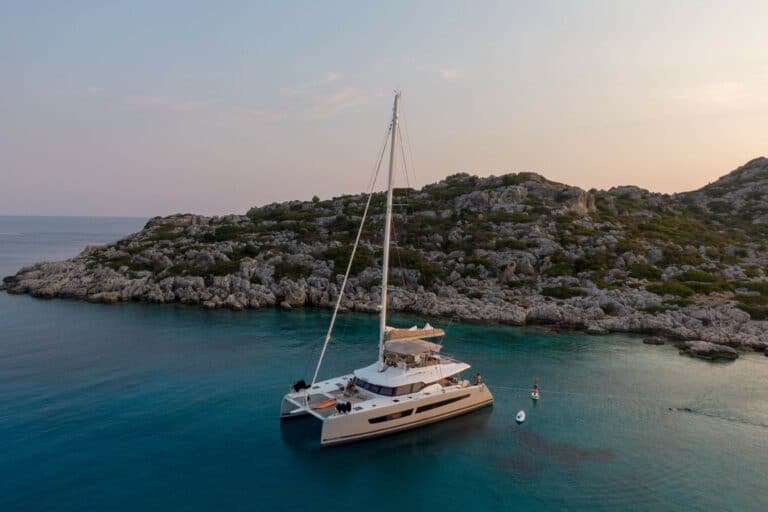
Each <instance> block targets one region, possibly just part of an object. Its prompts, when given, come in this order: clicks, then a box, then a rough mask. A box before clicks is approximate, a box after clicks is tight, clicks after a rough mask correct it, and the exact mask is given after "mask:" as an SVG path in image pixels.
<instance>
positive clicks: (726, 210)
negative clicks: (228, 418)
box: [2, 158, 768, 359]
mask: <svg viewBox="0 0 768 512" xmlns="http://www.w3.org/2000/svg"><path fill="white" fill-rule="evenodd" d="M365 199H366V196H365V195H362V194H361V195H345V196H340V197H336V198H333V199H329V200H320V199H319V198H317V197H315V198H313V199H312V200H311V201H290V202H286V203H280V204H269V205H266V206H262V207H256V208H252V209H251V210H250V211H248V212H247V214H245V215H227V216H222V217H205V216H200V215H192V214H177V215H171V216H168V217H162V218H161V217H155V218H153V219H151V220H150V221H149V222H148V223H147V224H146V226H145V227H144V229H142V230H141V231H140V232H138V233H135V234H132V235H130V236H128V237H126V238H123V239H121V240H118V241H116V242H115V243H112V244H109V245H106V246H98V247H87V248H86V249H85V250H84V251H83V252H82V253H81V254H80V255H78V256H77V257H74V258H72V259H69V260H67V261H60V262H46V263H38V264H35V265H33V266H30V267H26V268H23V269H21V270H20V271H19V272H18V273H17V274H16V275H14V276H9V277H6V278H4V280H3V285H2V287H3V288H4V289H5V290H6V291H7V292H8V293H14V294H31V295H33V296H36V297H45V298H53V297H66V298H76V299H83V300H88V301H94V302H105V303H114V302H121V301H144V302H154V303H170V302H179V303H184V304H198V305H201V306H202V307H206V308H219V307H227V308H231V309H235V310H241V309H245V308H262V307H275V306H277V307H283V308H295V307H302V306H317V307H333V304H334V302H335V299H336V297H337V296H338V290H339V285H340V283H341V279H342V276H343V273H344V271H345V269H346V264H347V261H348V258H349V254H350V246H351V241H352V240H353V239H354V236H355V234H356V230H357V227H358V225H359V222H360V219H361V214H362V212H363V208H364V204H365ZM395 203H397V204H398V205H399V206H398V211H396V214H395V218H394V233H395V239H396V246H395V247H394V248H393V255H392V270H391V275H390V284H391V289H390V307H391V308H392V309H393V310H398V311H405V312H413V313H417V314H423V315H428V316H430V317H435V316H442V317H452V318H457V319H461V320H465V321H478V322H501V323H507V324H513V325H524V324H544V325H554V326H560V327H565V328H575V329H585V330H586V331H587V332H589V333H592V334H602V333H608V332H631V333H647V334H651V335H654V336H661V337H662V338H661V340H659V342H661V343H663V339H664V338H666V339H670V340H674V341H676V342H677V343H678V345H679V348H680V349H681V353H685V354H688V355H694V356H700V357H704V358H708V359H712V358H715V359H720V358H726V359H732V358H735V357H737V356H738V352H737V351H736V350H733V349H734V348H736V349H739V350H758V351H767V352H766V354H767V355H768V329H767V327H768V322H767V321H766V319H767V318H768V274H766V270H767V267H766V265H768V159H766V158H757V159H755V160H752V161H750V162H748V163H747V164H745V165H744V166H742V167H740V168H738V169H736V170H734V171H733V172H731V173H730V174H728V175H726V176H723V177H722V178H720V179H719V180H717V181H716V182H714V183H711V184H709V185H707V186H705V187H703V188H701V189H699V190H696V191H693V192H686V193H680V194H673V195H668V194H659V193H653V192H649V191H647V190H644V189H641V188H638V187H634V186H621V187H614V188H611V189H610V190H590V191H586V190H583V189H580V188H578V187H574V186H568V185H564V184H561V183H555V182H552V181H549V180H547V179H546V178H544V177H542V176H540V175H538V174H535V173H529V172H521V173H515V174H505V175H503V176H491V177H487V178H478V177H476V176H471V175H469V174H464V173H462V174H455V175H453V176H450V177H448V178H446V179H445V180H443V181H441V182H439V183H435V184H432V185H427V186H425V187H423V188H422V189H420V190H413V189H397V190H396V192H395ZM383 207H384V195H383V194H375V195H374V197H373V200H372V203H371V213H370V214H369V219H368V222H367V223H366V226H365V229H364V231H363V237H362V241H361V246H360V248H359V249H358V255H357V257H356V259H355V262H354V264H353V267H352V274H351V278H350V282H349V284H348V287H347V291H346V294H345V297H344V299H343V301H342V304H343V307H344V308H346V309H348V310H355V311H367V312H373V311H376V309H377V304H378V300H379V295H380V289H379V284H380V279H381V276H380V270H379V269H378V264H377V262H376V260H377V258H379V253H380V243H381V238H382V236H381V232H382V230H383V226H382V217H383Z"/></svg>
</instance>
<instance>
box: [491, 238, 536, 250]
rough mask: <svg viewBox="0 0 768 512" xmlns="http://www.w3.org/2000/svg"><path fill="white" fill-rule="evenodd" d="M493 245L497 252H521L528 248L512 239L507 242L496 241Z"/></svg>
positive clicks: (520, 241) (521, 242)
mask: <svg viewBox="0 0 768 512" xmlns="http://www.w3.org/2000/svg"><path fill="white" fill-rule="evenodd" d="M494 243H495V247H496V250H497V251H500V250H502V249H514V250H516V251H522V250H524V249H525V248H526V247H528V246H527V245H526V243H525V242H523V241H522V240H517V239H514V238H511V239H508V240H496V241H495V242H494Z"/></svg>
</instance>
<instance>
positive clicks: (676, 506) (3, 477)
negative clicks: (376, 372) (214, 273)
mask: <svg viewBox="0 0 768 512" xmlns="http://www.w3.org/2000/svg"><path fill="white" fill-rule="evenodd" d="M143 222H144V221H143V220H141V219H51V218H8V217H0V274H8V273H11V272H13V271H15V270H16V269H17V267H19V266H21V265H24V264H28V263H32V262H34V261H37V260H41V259H54V258H60V257H66V256H69V255H72V254H75V253H76V252H77V251H78V250H79V248H80V247H81V246H82V245H84V244H86V243H99V242H104V241H107V240H111V239H116V238H118V237H120V236H122V235H124V234H126V233H128V232H130V231H133V230H135V229H137V228H139V227H140V226H141V225H142V224H143ZM327 320H328V312H326V311H316V310H304V311H291V312H285V311H278V310H263V311H247V312H239V313H236V312H231V311H213V312H211V311H204V310H200V309H197V308H193V307H181V306H153V305H142V304H127V305H116V306H106V305H97V304H87V303H80V302H75V301H68V300H47V301H46V300H37V299H32V298H30V297H26V296H9V295H7V294H4V293H0V510H2V511H7V510H64V511H66V510H211V509H217V510H308V509H309V508H310V507H311V508H312V509H315V510H355V511H360V510H374V511H375V510H392V509H393V508H394V509H396V510H406V509H407V510H426V509H434V510H440V509H442V510H510V509H516V510H534V509H535V510H766V509H768V496H767V495H768V477H766V475H768V358H766V357H764V356H762V355H758V354H748V355H746V356H745V357H742V358H741V359H739V360H738V361H737V362H735V363H733V364H711V363H706V362H702V361H696V360H692V359H688V358H684V357H680V356H678V355H677V354H676V351H675V349H674V348H672V347H669V346H662V347H650V346H645V345H642V344H641V343H640V339H639V338H634V337H626V336H606V337H589V336H585V335H580V334H575V333H554V332H550V331H546V330H542V329H520V328H511V327H500V326H491V327H488V326H485V327H484V326H478V325H457V324H455V323H454V324H450V325H448V333H449V337H448V339H447V342H446V345H445V351H446V352H447V353H452V354H455V355H457V356H460V357H462V358H464V359H466V360H468V361H469V362H470V363H472V364H473V365H474V367H475V368H476V369H477V370H478V371H481V372H482V373H483V375H484V378H485V380H486V382H488V384H489V385H490V386H491V388H492V389H493V390H494V393H495V396H496V404H495V406H494V407H493V408H489V409H486V410H484V411H482V412H479V413H475V414H471V415H468V416H464V417H462V418H458V419H455V420H451V421H447V422H443V423H441V424H438V425H435V426H431V427H426V428H423V429H419V430H416V431H412V432H407V433H404V434H400V435H397V436H393V437H388V438H382V439H379V440H374V441H369V442H364V443H358V444H353V445H349V446H346V447H340V448H330V449H320V448H319V446H318V434H319V432H318V430H317V425H316V423H315V422H314V421H313V420H308V421H303V420H296V421H292V422H288V423H286V424H283V425H281V424H280V422H279V420H278V418H277V416H278V411H279V405H280V398H281V396H282V394H283V393H284V392H285V390H286V388H287V387H288V385H289V384H290V383H291V382H293V381H295V380H296V379H297V378H299V377H301V376H306V375H307V374H306V372H307V371H308V370H309V366H310V364H312V362H313V357H314V356H316V354H317V349H318V347H319V344H320V342H321V339H322V335H323V332H324V328H325V326H326V322H327ZM411 320H413V319H411V318H401V319H400V321H401V322H403V323H407V322H408V321H411ZM419 320H420V321H421V319H419ZM375 329H376V319H375V318H374V317H371V316H366V315H344V316H342V318H341V320H340V323H339V328H338V331H337V333H338V338H339V339H338V340H336V341H335V342H334V343H333V344H332V345H331V349H330V351H329V354H328V356H327V358H326V361H327V364H326V366H325V367H324V372H323V373H324V375H326V376H329V375H332V374H336V373H341V372H346V371H348V370H349V369H351V368H354V367H358V366H361V365H363V364H367V363H369V362H370V361H371V358H372V357H374V354H375V351H376V348H375V344H376V343H375V336H374V335H373V333H374V332H375ZM534 377H538V378H539V380H540V383H541V387H542V399H541V400H540V402H539V403H538V404H536V405H534V404H532V403H531V401H530V399H529V398H528V388H529V386H530V384H531V382H532V381H533V378H534ZM669 407H679V408H689V409H690V411H670V410H669ZM519 409H525V410H526V411H527V412H528V421H527V422H526V423H525V424H523V425H521V426H518V425H515V423H514V415H515V413H516V412H517V411H518V410H519Z"/></svg>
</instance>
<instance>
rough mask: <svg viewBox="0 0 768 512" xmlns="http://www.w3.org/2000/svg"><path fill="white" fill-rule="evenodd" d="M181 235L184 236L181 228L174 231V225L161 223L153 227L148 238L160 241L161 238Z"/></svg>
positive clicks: (167, 238) (170, 238) (174, 237)
mask: <svg viewBox="0 0 768 512" xmlns="http://www.w3.org/2000/svg"><path fill="white" fill-rule="evenodd" d="M182 236H184V232H183V230H179V231H176V227H175V226H169V225H167V224H163V225H160V226H158V227H156V228H155V230H154V231H153V232H152V235H151V236H150V237H149V239H150V240H152V241H154V242H160V241H163V240H175V239H177V238H180V237H182Z"/></svg>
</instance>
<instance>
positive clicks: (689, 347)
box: [680, 340, 739, 361]
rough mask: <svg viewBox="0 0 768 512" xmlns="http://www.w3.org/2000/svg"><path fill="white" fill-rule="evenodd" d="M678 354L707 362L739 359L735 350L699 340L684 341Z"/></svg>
mask: <svg viewBox="0 0 768 512" xmlns="http://www.w3.org/2000/svg"><path fill="white" fill-rule="evenodd" d="M680 354H683V355H688V356H691V357H698V358H700V359H707V360H709V361H715V360H726V361H733V360H734V359H737V358H738V357H739V353H738V352H736V349H733V348H731V347H727V346H725V345H719V344H717V343H711V342H709V341H701V340H694V341H686V342H685V343H683V344H682V349H681V350H680Z"/></svg>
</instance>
